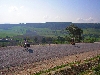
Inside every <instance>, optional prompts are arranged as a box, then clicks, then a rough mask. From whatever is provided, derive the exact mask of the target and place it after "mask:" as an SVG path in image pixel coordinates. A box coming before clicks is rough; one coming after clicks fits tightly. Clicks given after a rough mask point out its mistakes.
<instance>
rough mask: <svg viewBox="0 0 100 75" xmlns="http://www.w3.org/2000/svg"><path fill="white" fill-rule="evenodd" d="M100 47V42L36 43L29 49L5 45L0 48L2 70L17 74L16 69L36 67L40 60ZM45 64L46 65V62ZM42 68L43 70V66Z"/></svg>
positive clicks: (90, 50) (2, 71)
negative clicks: (73, 43) (74, 43)
mask: <svg viewBox="0 0 100 75" xmlns="http://www.w3.org/2000/svg"><path fill="white" fill-rule="evenodd" d="M99 49H100V44H98V43H77V44H76V45H75V46H73V45H70V44H58V45H57V44H51V45H34V46H31V47H30V48H29V50H28V51H25V50H24V48H23V47H20V46H14V47H13V46H9V47H3V48H0V72H1V73H2V74H8V75H10V74H11V73H12V74H15V73H16V71H17V72H19V71H23V70H25V69H26V70H27V69H28V68H29V67H30V68H33V69H34V68H35V66H37V65H34V64H35V63H38V62H43V61H47V60H53V59H54V60H55V58H63V57H65V56H71V55H76V54H81V53H85V52H92V51H98V50H99ZM98 52H99V51H98ZM98 54H99V53H98ZM95 55H96V54H95ZM76 60H77V59H76ZM51 63H52V62H51ZM32 64H33V65H32ZM43 64H44V65H46V64H45V62H44V63H43ZM25 65H26V66H25ZM51 65H52V64H51ZM32 66H33V67H32ZM52 67H54V65H53V66H52ZM41 69H42V70H43V68H41ZM44 69H46V68H44ZM34 71H35V70H34ZM36 72H37V69H36ZM32 73H33V72H32Z"/></svg>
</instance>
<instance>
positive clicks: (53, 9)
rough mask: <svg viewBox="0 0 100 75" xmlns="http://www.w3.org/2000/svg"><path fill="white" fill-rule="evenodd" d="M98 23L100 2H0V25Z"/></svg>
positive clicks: (78, 0)
mask: <svg viewBox="0 0 100 75" xmlns="http://www.w3.org/2000/svg"><path fill="white" fill-rule="evenodd" d="M36 22H38V23H41V22H43V23H44V22H73V23H100V0H0V23H36Z"/></svg>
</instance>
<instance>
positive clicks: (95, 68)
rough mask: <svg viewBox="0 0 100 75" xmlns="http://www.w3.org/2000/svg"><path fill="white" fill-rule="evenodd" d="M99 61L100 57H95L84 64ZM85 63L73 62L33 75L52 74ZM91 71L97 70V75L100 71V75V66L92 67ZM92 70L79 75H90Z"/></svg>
mask: <svg viewBox="0 0 100 75" xmlns="http://www.w3.org/2000/svg"><path fill="white" fill-rule="evenodd" d="M97 59H99V60H100V55H98V56H96V57H93V58H89V59H86V60H84V63H88V62H91V61H95V60H97ZM84 63H81V62H80V61H76V62H72V63H67V64H62V65H60V66H56V67H54V68H50V69H47V70H43V71H40V72H37V73H35V74H32V75H41V74H45V73H50V72H51V71H55V72H56V71H57V70H58V69H61V68H64V67H67V66H70V67H71V66H72V65H79V64H84ZM91 70H92V71H94V70H96V71H97V73H98V71H99V75H100V64H99V66H98V67H92V69H91ZM91 70H86V71H84V72H80V74H79V75H89V73H90V72H91ZM97 75H98V74H97Z"/></svg>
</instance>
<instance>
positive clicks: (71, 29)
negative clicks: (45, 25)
mask: <svg viewBox="0 0 100 75" xmlns="http://www.w3.org/2000/svg"><path fill="white" fill-rule="evenodd" d="M66 30H67V31H68V33H69V35H70V37H71V38H75V40H76V41H78V42H80V40H81V39H82V34H83V30H82V29H81V28H79V27H77V26H75V25H74V24H71V25H70V26H68V27H67V28H66Z"/></svg>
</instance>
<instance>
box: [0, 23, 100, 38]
mask: <svg viewBox="0 0 100 75" xmlns="http://www.w3.org/2000/svg"><path fill="white" fill-rule="evenodd" d="M70 24H72V22H46V23H26V24H24V23H19V24H0V38H1V37H5V36H11V37H12V36H17V35H25V36H36V35H40V36H51V37H54V36H65V35H66V34H67V31H66V30H65V28H66V27H68V26H69V25H70ZM74 24H75V25H76V26H78V27H79V28H82V29H83V30H84V35H88V34H89V35H90V34H94V35H100V33H99V32H98V31H99V29H100V23H74ZM92 30H93V32H92ZM89 31H90V33H89Z"/></svg>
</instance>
